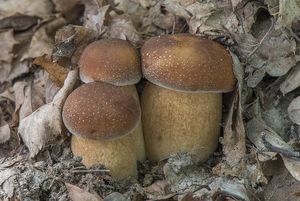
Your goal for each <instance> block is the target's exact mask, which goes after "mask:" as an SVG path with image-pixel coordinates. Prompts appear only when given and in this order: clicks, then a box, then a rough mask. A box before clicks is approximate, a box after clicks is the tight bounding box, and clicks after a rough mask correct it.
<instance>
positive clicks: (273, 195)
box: [264, 160, 300, 201]
mask: <svg viewBox="0 0 300 201" xmlns="http://www.w3.org/2000/svg"><path fill="white" fill-rule="evenodd" d="M276 162H277V163H276V164H272V165H271V167H269V169H271V168H272V169H273V171H274V173H273V174H272V175H271V176H272V179H271V180H270V181H269V184H268V185H267V186H266V188H265V190H264V198H265V199H264V200H265V201H283V200H286V201H299V200H300V197H299V189H300V182H299V181H297V180H296V179H295V178H294V177H293V176H292V175H291V174H290V173H289V172H288V171H287V169H286V168H285V166H284V165H283V164H282V163H283V162H282V161H281V160H278V161H276Z"/></svg>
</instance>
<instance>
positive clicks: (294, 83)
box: [280, 63, 300, 95]
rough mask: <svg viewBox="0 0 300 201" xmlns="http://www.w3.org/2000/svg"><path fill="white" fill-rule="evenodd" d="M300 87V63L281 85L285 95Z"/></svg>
mask: <svg viewBox="0 0 300 201" xmlns="http://www.w3.org/2000/svg"><path fill="white" fill-rule="evenodd" d="M299 86H300V63H298V64H297V65H296V66H295V67H294V68H293V70H292V71H291V72H290V73H289V75H288V77H287V78H285V80H284V82H283V83H282V84H281V85H280V91H281V92H282V93H283V95H285V94H287V93H289V92H291V91H293V90H295V89H296V88H298V87H299Z"/></svg>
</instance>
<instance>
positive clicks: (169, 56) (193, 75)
mask: <svg viewBox="0 0 300 201" xmlns="http://www.w3.org/2000/svg"><path fill="white" fill-rule="evenodd" d="M141 54H142V70H143V74H144V76H145V77H146V78H147V79H148V80H149V81H150V82H152V83H154V84H156V85H158V86H161V87H164V88H167V89H172V90H176V91H184V92H203V91H204V92H228V91H232V90H233V89H234V87H235V83H236V79H235V77H234V74H233V69H232V58H231V56H230V54H229V52H228V51H227V50H226V49H225V48H224V47H223V46H221V45H220V44H218V43H216V42H214V41H212V40H208V39H205V38H199V37H196V36H193V35H190V34H175V35H163V36H158V37H154V38H151V39H149V40H148V41H146V42H145V44H144V45H143V47H142V50H141Z"/></svg>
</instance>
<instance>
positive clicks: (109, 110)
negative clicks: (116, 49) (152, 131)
mask: <svg viewBox="0 0 300 201" xmlns="http://www.w3.org/2000/svg"><path fill="white" fill-rule="evenodd" d="M130 90H131V89H130V88H128V87H118V86H114V85H110V84H106V83H103V82H91V83H87V84H83V85H81V86H80V87H78V88H77V89H76V90H74V91H73V92H72V93H71V94H70V95H69V96H68V98H67V100H66V102H65V105H64V107H63V121H64V124H65V125H66V127H67V129H68V130H69V131H70V132H71V133H72V134H73V137H72V142H71V148H72V151H73V153H74V154H75V155H76V156H80V157H82V160H83V163H84V164H85V165H86V166H88V167H89V166H91V165H94V164H103V165H105V166H106V167H107V168H108V169H109V170H110V174H111V175H112V176H113V177H114V178H116V179H124V178H126V177H128V176H133V177H135V176H136V175H137V170H136V161H137V151H136V147H135V141H134V139H133V138H134V137H135V136H136V135H134V133H133V132H134V130H135V128H136V126H138V125H139V123H140V117H141V110H140V106H139V103H138V101H137V99H136V98H135V97H134V95H131V94H130V93H129V91H130Z"/></svg>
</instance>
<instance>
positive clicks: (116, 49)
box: [79, 39, 142, 86]
mask: <svg viewBox="0 0 300 201" xmlns="http://www.w3.org/2000/svg"><path fill="white" fill-rule="evenodd" d="M79 69H80V79H81V80H82V81H83V82H85V83H88V82H93V81H102V82H106V83H110V84H113V85H116V86H124V85H131V84H135V83H137V82H138V81H139V80H140V79H141V76H142V74H141V67H140V61H139V57H138V54H137V51H136V49H135V48H134V47H133V46H132V45H131V44H130V43H129V42H127V41H125V40H121V39H102V40H98V41H95V42H93V43H91V44H89V45H88V46H87V47H86V48H85V49H84V51H83V52H82V55H81V57H80V60H79Z"/></svg>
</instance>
